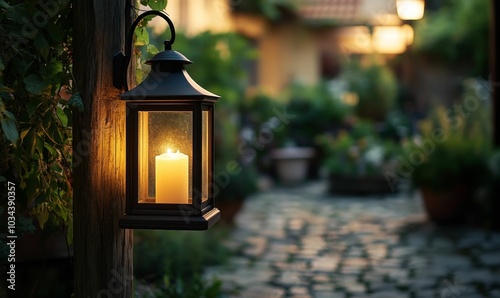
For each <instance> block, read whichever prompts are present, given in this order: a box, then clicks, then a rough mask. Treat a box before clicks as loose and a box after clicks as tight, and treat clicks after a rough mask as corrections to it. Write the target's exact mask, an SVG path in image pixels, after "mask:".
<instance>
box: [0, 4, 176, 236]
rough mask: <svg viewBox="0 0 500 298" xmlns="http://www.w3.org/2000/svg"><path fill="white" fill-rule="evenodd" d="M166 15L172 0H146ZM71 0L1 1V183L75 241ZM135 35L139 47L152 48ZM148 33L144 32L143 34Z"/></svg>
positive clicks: (40, 220)
mask: <svg viewBox="0 0 500 298" xmlns="http://www.w3.org/2000/svg"><path fill="white" fill-rule="evenodd" d="M140 3H141V4H143V5H146V6H148V5H149V7H150V8H152V9H157V10H163V9H165V7H166V5H167V0H149V1H148V0H141V1H140ZM72 13H73V11H72V4H71V0H54V1H36V0H30V1H21V0H13V1H5V0H0V122H1V128H2V129H1V130H0V183H2V184H3V183H7V181H11V182H15V183H16V185H17V186H18V188H17V193H16V203H17V204H18V208H19V209H18V213H24V214H27V215H29V216H30V217H32V218H33V219H35V220H36V223H37V225H38V226H39V227H40V228H42V229H47V227H50V228H49V230H54V229H56V230H60V229H61V228H62V230H63V231H64V232H65V233H66V236H67V239H68V240H69V241H70V242H71V240H72V223H73V214H72V209H73V208H72V189H73V188H72V167H73V166H76V164H75V163H79V162H80V161H81V158H82V157H83V156H84V155H85V154H87V153H88V152H87V151H86V150H87V148H86V147H85V144H76V146H75V148H72V114H73V113H85V111H84V110H83V102H82V99H81V97H80V94H79V92H78V82H75V81H74V79H73V76H72V62H73V61H72V36H73V18H72ZM144 26H145V25H144V24H141V27H140V28H139V30H137V31H136V40H137V43H139V44H140V42H144V43H145V44H147V43H148V40H147V34H146V35H144V34H142V33H143V32H144V31H145V30H142V29H143V27H144ZM141 30H142V31H141ZM153 50H154V49H151V51H153Z"/></svg>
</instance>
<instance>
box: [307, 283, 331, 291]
mask: <svg viewBox="0 0 500 298" xmlns="http://www.w3.org/2000/svg"><path fill="white" fill-rule="evenodd" d="M312 290H313V292H334V291H335V286H334V285H333V284H316V285H313V286H312Z"/></svg>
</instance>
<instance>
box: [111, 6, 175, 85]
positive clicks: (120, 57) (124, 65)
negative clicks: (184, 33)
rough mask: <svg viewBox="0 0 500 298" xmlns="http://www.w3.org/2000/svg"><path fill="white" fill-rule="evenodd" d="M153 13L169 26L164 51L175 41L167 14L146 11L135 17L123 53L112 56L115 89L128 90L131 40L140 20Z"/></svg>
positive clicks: (170, 48)
mask: <svg viewBox="0 0 500 298" xmlns="http://www.w3.org/2000/svg"><path fill="white" fill-rule="evenodd" d="M150 15H155V16H160V17H162V18H163V19H164V20H165V21H166V22H167V23H168V27H169V28H170V39H169V40H166V41H165V42H164V43H163V44H164V45H165V51H169V50H172V44H173V43H174V41H175V28H174V23H172V20H171V19H170V18H169V17H168V15H167V14H165V13H164V12H161V11H158V10H151V11H147V12H145V13H143V14H141V15H139V16H138V17H137V19H135V20H134V22H133V23H132V26H131V27H130V30H129V32H128V34H127V36H126V39H125V54H124V53H123V52H121V51H120V52H118V53H116V54H115V55H114V56H113V86H115V87H116V88H117V89H122V88H123V89H125V91H128V84H127V70H128V66H129V64H130V59H131V58H132V46H133V45H132V41H133V38H134V31H135V28H136V27H137V25H138V24H139V22H140V21H142V20H143V19H144V18H145V17H147V16H150Z"/></svg>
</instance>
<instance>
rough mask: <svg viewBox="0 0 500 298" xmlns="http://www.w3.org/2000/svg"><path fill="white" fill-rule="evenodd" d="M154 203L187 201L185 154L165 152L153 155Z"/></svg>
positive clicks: (182, 202)
mask: <svg viewBox="0 0 500 298" xmlns="http://www.w3.org/2000/svg"><path fill="white" fill-rule="evenodd" d="M155 165H156V175H155V176H156V177H155V178H156V203H174V204H187V203H188V181H189V180H188V179H189V178H188V173H189V171H188V170H189V159H188V156H187V155H186V154H183V153H180V152H179V150H177V152H175V153H172V150H170V149H168V150H167V153H163V154H162V155H157V156H156V157H155Z"/></svg>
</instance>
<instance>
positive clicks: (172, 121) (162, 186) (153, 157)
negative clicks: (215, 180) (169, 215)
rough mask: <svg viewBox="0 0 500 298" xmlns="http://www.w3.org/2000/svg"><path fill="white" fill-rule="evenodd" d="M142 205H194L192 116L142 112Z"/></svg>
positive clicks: (140, 153)
mask: <svg viewBox="0 0 500 298" xmlns="http://www.w3.org/2000/svg"><path fill="white" fill-rule="evenodd" d="M138 120H139V123H138V124H139V126H138V133H139V139H138V141H139V142H138V159H139V160H138V163H139V171H138V186H139V187H138V192H139V194H138V195H139V199H138V200H139V203H157V204H191V202H192V200H191V194H192V181H191V180H192V179H191V177H192V172H193V149H192V148H193V137H192V135H193V113H192V112H191V111H139V119H138Z"/></svg>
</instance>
